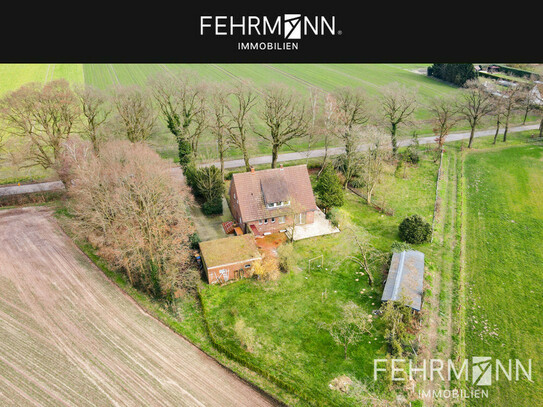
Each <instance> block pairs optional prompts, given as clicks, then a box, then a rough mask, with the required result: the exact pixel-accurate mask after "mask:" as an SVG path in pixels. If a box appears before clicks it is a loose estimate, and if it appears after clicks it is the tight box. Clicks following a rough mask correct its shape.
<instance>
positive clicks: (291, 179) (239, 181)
mask: <svg viewBox="0 0 543 407" xmlns="http://www.w3.org/2000/svg"><path fill="white" fill-rule="evenodd" d="M230 209H231V211H232V216H233V217H234V219H235V220H236V222H238V224H239V226H240V227H241V228H242V229H243V230H244V231H245V232H252V233H253V234H254V235H256V236H262V235H267V234H270V233H274V232H279V231H285V230H286V229H287V228H288V227H289V226H290V225H291V224H292V222H293V220H294V222H295V224H296V225H303V224H310V223H313V221H314V218H315V211H317V210H318V208H317V205H316V203H315V197H314V195H313V188H312V187H311V181H310V180H309V173H308V172H307V166H306V165H295V166H292V167H283V166H282V165H281V167H280V168H275V169H270V170H262V171H255V170H254V168H251V172H245V173H240V174H234V175H233V176H232V182H231V183H230Z"/></svg>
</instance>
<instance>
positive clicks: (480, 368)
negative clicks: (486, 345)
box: [471, 356, 492, 386]
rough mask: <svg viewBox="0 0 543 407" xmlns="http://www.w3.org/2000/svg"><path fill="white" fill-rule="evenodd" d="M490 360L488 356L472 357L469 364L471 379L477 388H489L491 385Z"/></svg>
mask: <svg viewBox="0 0 543 407" xmlns="http://www.w3.org/2000/svg"><path fill="white" fill-rule="evenodd" d="M491 361H492V358H491V357H488V356H474V357H473V359H472V363H471V370H472V372H471V378H472V382H473V384H475V385H477V386H490V385H491V384H492V364H491Z"/></svg>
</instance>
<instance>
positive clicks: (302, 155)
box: [202, 124, 539, 168]
mask: <svg viewBox="0 0 543 407" xmlns="http://www.w3.org/2000/svg"><path fill="white" fill-rule="evenodd" d="M537 129H539V125H538V124H533V125H526V126H518V127H511V128H510V129H509V133H517V132H520V131H526V130H537ZM495 132H496V130H494V129H490V130H480V131H477V132H475V137H485V136H493V135H494V133H495ZM500 134H503V129H502V130H500ZM434 139H435V136H427V137H421V138H419V142H420V144H431V143H434V142H435V141H434ZM465 139H469V132H462V133H451V134H449V135H448V136H447V142H451V141H458V140H465ZM409 143H410V140H402V141H400V142H399V143H398V144H399V145H400V146H406V145H408V144H409ZM365 148H367V146H365V145H362V146H360V150H364V149H365ZM343 151H344V149H343V147H334V148H329V149H328V155H329V156H334V155H339V154H341V153H343ZM323 156H324V149H317V150H311V151H309V158H315V157H323ZM307 158H308V152H307V151H303V152H294V153H284V154H279V157H278V158H277V161H278V162H285V161H295V160H305V159H307ZM249 162H250V163H251V164H252V165H258V164H269V163H271V155H266V156H260V157H253V158H251V159H250V160H249ZM211 165H215V166H217V167H219V166H220V165H221V164H220V162H218V161H217V162H210V163H205V164H202V166H211ZM244 165H245V162H244V161H243V160H242V159H238V160H229V161H225V162H224V168H239V167H243V166H244Z"/></svg>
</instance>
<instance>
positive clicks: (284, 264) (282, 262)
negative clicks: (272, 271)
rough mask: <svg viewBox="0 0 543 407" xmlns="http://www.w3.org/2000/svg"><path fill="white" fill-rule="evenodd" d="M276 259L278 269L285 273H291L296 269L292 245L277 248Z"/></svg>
mask: <svg viewBox="0 0 543 407" xmlns="http://www.w3.org/2000/svg"><path fill="white" fill-rule="evenodd" d="M277 258H278V260H279V267H280V268H281V270H283V271H284V272H285V273H288V272H289V271H293V270H294V267H296V254H295V252H294V246H293V245H292V243H285V244H283V245H281V246H279V247H278V248H277Z"/></svg>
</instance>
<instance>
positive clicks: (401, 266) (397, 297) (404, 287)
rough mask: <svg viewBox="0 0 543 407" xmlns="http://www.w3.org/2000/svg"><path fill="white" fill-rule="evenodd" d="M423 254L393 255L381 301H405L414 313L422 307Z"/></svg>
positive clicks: (414, 252)
mask: <svg viewBox="0 0 543 407" xmlns="http://www.w3.org/2000/svg"><path fill="white" fill-rule="evenodd" d="M423 282H424V253H421V252H419V251H415V250H406V251H403V252H401V253H394V254H393V255H392V261H391V263H390V269H389V272H388V277H387V281H386V284H385V289H384V291H383V296H382V297H381V301H401V300H403V301H405V305H408V306H410V307H411V308H413V309H414V310H416V311H420V310H421V307H422V292H423Z"/></svg>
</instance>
